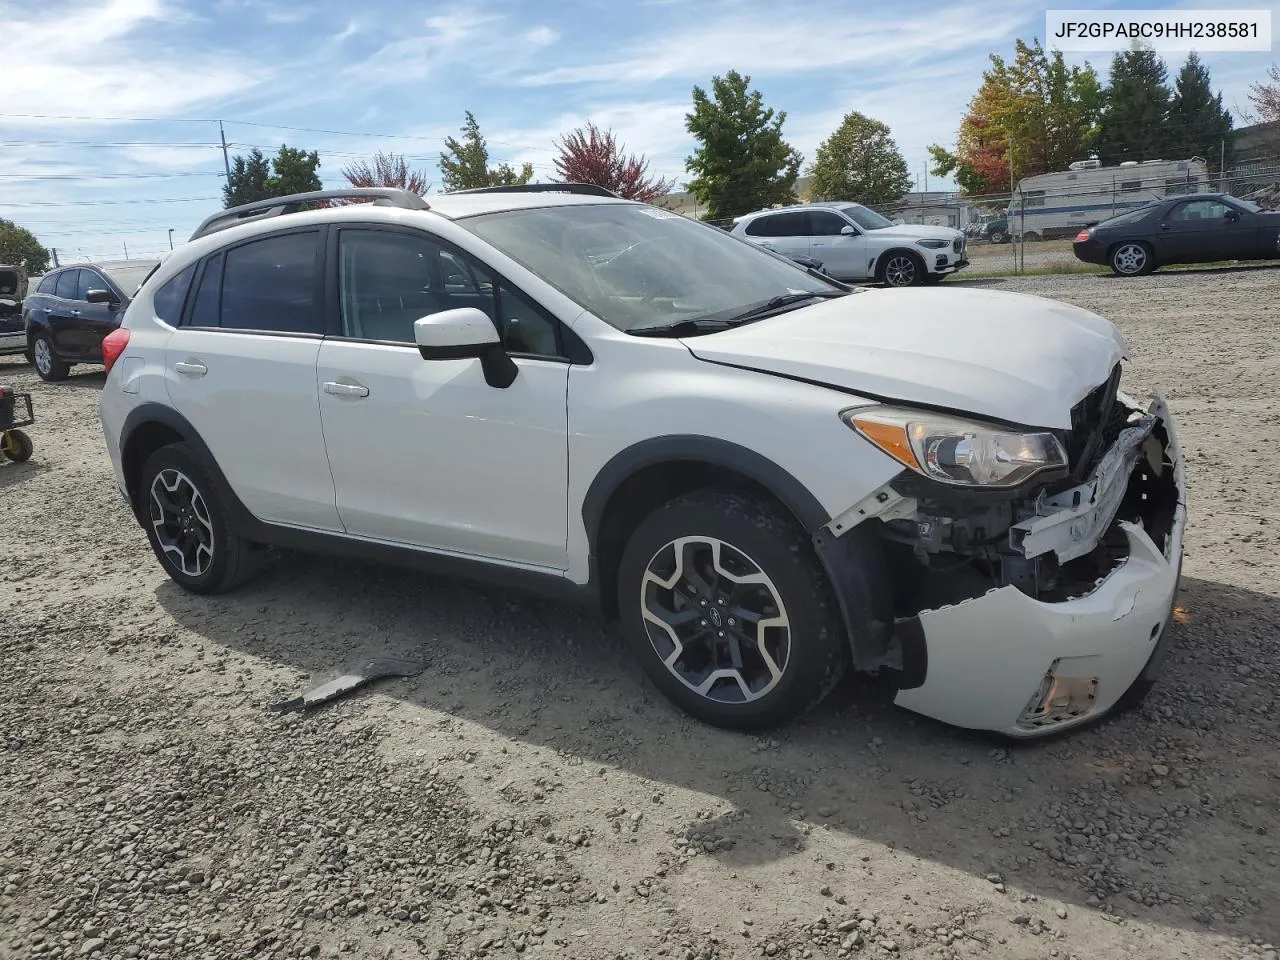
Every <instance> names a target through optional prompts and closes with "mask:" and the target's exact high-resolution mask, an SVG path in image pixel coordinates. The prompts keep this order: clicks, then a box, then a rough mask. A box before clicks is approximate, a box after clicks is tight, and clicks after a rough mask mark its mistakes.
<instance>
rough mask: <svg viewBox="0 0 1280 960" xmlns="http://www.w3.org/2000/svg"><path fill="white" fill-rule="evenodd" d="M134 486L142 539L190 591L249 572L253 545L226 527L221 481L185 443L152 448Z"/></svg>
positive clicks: (228, 583)
mask: <svg viewBox="0 0 1280 960" xmlns="http://www.w3.org/2000/svg"><path fill="white" fill-rule="evenodd" d="M139 490H140V493H139V496H140V498H141V499H142V504H141V510H140V511H139V513H140V515H141V517H142V522H143V527H144V528H145V530H146V533H147V539H148V540H149V541H150V542H151V549H152V550H154V551H155V554H156V557H157V558H158V559H159V560H160V564H161V566H163V567H164V569H165V572H166V573H167V574H169V577H170V578H171V579H172V580H173V581H174V582H175V583H177V584H179V585H180V586H183V587H185V588H186V589H188V590H190V591H192V592H193V593H221V592H223V591H225V590H230V589H232V588H233V587H235V586H237V585H239V584H240V583H241V582H242V581H244V580H245V579H247V578H248V576H249V575H250V574H251V573H252V572H253V569H254V561H255V559H256V555H257V554H256V550H255V547H254V545H253V544H251V543H249V542H248V541H246V540H245V539H244V538H243V537H240V536H237V535H236V534H235V533H234V532H233V531H232V530H231V528H230V526H229V524H228V523H227V512H226V506H225V504H226V498H225V497H224V495H223V492H222V489H221V487H220V486H219V484H218V483H217V482H216V481H215V480H214V479H213V477H212V476H211V475H210V474H209V472H208V471H207V470H205V468H204V467H203V466H202V465H201V464H200V462H199V460H197V459H196V456H195V454H194V452H193V451H192V449H191V448H190V447H189V446H188V445H187V444H185V443H175V444H171V445H170V446H167V447H161V448H160V449H159V450H157V451H156V452H155V453H153V454H152V455H151V456H150V457H149V458H148V459H147V462H146V464H145V465H144V466H143V468H142V477H141V482H140V486H139Z"/></svg>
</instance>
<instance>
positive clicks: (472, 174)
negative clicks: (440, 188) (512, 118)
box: [440, 110, 533, 191]
mask: <svg viewBox="0 0 1280 960" xmlns="http://www.w3.org/2000/svg"><path fill="white" fill-rule="evenodd" d="M466 117H467V121H466V123H464V124H463V125H462V139H461V140H458V139H456V138H454V137H449V138H448V139H447V140H445V142H444V145H445V152H444V153H442V154H440V177H441V179H442V180H443V181H444V188H445V190H446V191H449V190H472V189H475V188H476V187H505V186H515V185H517V184H522V183H528V182H529V181H530V180H532V179H533V164H531V163H526V164H524V165H523V167H521V169H520V172H519V173H517V172H516V171H515V170H514V169H513V168H512V167H511V165H510V164H508V163H500V164H498V166H497V167H494V168H490V167H489V146H488V144H486V143H485V140H484V136H483V135H482V134H481V133H480V124H478V123H477V122H476V118H475V117H474V116H473V115H472V113H471V111H470V110H468V111H466Z"/></svg>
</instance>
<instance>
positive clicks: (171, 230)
mask: <svg viewBox="0 0 1280 960" xmlns="http://www.w3.org/2000/svg"><path fill="white" fill-rule="evenodd" d="M169 249H170V250H172V249H173V227H170V228H169Z"/></svg>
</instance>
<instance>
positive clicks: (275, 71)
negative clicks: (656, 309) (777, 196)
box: [0, 0, 1280, 260]
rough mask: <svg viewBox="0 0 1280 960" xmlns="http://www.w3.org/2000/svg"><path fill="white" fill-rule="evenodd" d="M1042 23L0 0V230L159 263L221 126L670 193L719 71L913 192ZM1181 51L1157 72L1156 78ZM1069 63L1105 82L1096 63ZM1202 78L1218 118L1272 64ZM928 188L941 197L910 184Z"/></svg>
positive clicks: (897, 8) (685, 10)
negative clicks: (695, 92)
mask: <svg viewBox="0 0 1280 960" xmlns="http://www.w3.org/2000/svg"><path fill="white" fill-rule="evenodd" d="M1053 6H1054V7H1066V8H1084V7H1088V8H1100V7H1108V6H1109V7H1113V8H1124V9H1133V8H1140V7H1165V8H1167V7H1170V6H1178V5H1177V4H1170V3H1168V2H1166V3H1159V4H1152V3H1137V2H1132V0H1129V2H1124V3H1111V4H1107V3H1096V2H1095V3H1088V2H1082V0H1076V2H1074V3H1073V2H1065V3H1055V4H1053ZM1181 6H1184V7H1187V8H1192V9H1195V8H1200V9H1203V8H1215V7H1218V6H1224V7H1226V8H1240V7H1247V8H1250V9H1271V10H1272V11H1273V13H1272V15H1273V19H1274V20H1275V22H1276V23H1280V17H1276V16H1275V11H1277V10H1280V3H1275V2H1273V3H1270V4H1264V3H1258V2H1252V3H1232V4H1229V5H1218V4H1213V3H1210V2H1206V0H1200V2H1192V3H1186V4H1181ZM1045 9H1046V5H1045V4H1044V3H1043V2H1042V3H1022V2H1017V0H953V2H951V3H943V4H920V3H900V4H889V3H884V2H875V3H870V2H853V0H843V2H839V0H803V2H801V0H557V2H547V0H543V2H540V3H528V2H526V3H519V2H511V0H470V2H465V3H458V2H448V0H446V2H416V3H415V2H412V0H410V2H404V0H400V2H393V0H361V2H358V3H337V2H332V0H41V2H38V3H30V2H27V0H20V2H19V0H0V18H2V19H3V22H4V24H5V27H4V30H3V34H4V43H5V48H4V53H3V56H2V57H0V216H2V217H5V218H8V219H13V220H15V221H17V222H19V223H22V224H23V225H25V226H28V227H29V228H30V229H32V230H33V231H34V232H35V233H36V234H37V236H39V237H40V239H41V240H42V241H43V242H44V243H45V245H46V246H53V247H56V248H57V249H58V250H59V252H60V254H61V256H62V257H63V259H64V260H69V259H81V258H84V257H104V256H120V255H121V254H122V253H123V250H124V246H125V245H126V244H127V245H128V250H129V253H130V255H132V256H140V255H148V256H149V255H155V254H160V253H162V252H163V251H166V250H167V249H168V230H169V228H173V229H174V241H175V243H180V242H182V240H183V239H184V238H185V237H186V236H188V235H189V234H190V232H191V230H192V229H194V227H195V226H196V225H197V224H198V223H199V221H200V220H201V219H203V218H204V217H205V216H206V215H207V214H208V213H210V212H212V211H213V210H214V209H216V208H217V207H219V206H220V205H221V201H220V200H219V199H218V198H219V197H220V188H221V184H222V177H221V172H222V154H221V151H220V148H219V146H218V124H217V119H219V118H221V119H222V120H224V121H225V129H226V136H227V139H228V141H230V142H231V143H232V144H234V146H233V147H232V152H233V154H234V153H236V152H245V151H247V149H248V147H249V146H251V145H257V146H260V147H262V148H263V150H264V152H265V153H271V152H274V150H275V149H276V148H278V147H279V145H280V144H281V143H282V142H288V143H289V144H290V145H293V146H303V147H307V148H309V149H316V150H319V151H320V154H321V160H322V166H321V168H320V173H321V175H322V177H323V179H324V181H325V183H326V185H334V186H336V185H339V184H342V183H344V181H343V180H342V175H341V170H342V167H343V166H344V165H345V164H346V163H348V162H350V161H351V160H352V159H355V158H357V157H362V156H368V155H369V154H371V153H372V152H374V151H375V150H378V149H384V150H394V151H398V152H402V153H405V154H407V155H408V156H410V157H412V158H417V159H415V161H414V162H415V165H417V166H421V167H424V168H426V169H427V171H428V173H429V176H430V178H431V180H432V182H433V184H435V185H437V186H438V184H439V182H440V178H439V170H438V168H437V165H436V161H437V160H438V156H439V152H440V149H441V142H442V140H443V138H444V137H446V136H449V135H452V134H454V133H456V132H457V128H458V126H459V125H460V124H461V122H462V119H463V111H464V110H467V109H470V110H472V111H473V112H474V113H475V115H476V117H477V119H478V120H479V122H480V125H481V129H482V131H483V132H484V134H485V135H486V137H487V138H488V141H489V145H490V153H491V155H492V157H493V159H494V160H495V161H497V160H508V161H511V162H513V163H519V162H522V161H526V160H527V161H531V162H533V163H534V165H535V168H536V170H537V173H538V175H539V176H540V177H541V178H543V179H550V178H551V177H552V175H553V172H554V170H553V168H552V166H551V160H552V158H553V156H554V155H555V148H554V145H553V144H554V140H555V138H556V137H557V135H558V134H560V133H561V132H563V131H566V130H569V129H572V128H573V127H575V126H578V125H581V124H582V123H583V122H585V121H586V120H587V119H592V120H594V121H595V122H596V123H598V124H601V125H605V126H610V127H612V128H613V129H614V130H615V131H616V132H617V133H618V134H619V137H620V139H621V140H622V141H624V142H625V144H626V145H627V147H628V148H629V149H631V150H634V151H637V152H644V153H645V154H647V155H648V156H649V157H650V159H651V161H652V167H653V169H654V170H655V171H656V172H659V173H663V174H666V175H670V176H678V177H681V178H683V176H684V171H683V160H684V157H685V156H686V155H687V154H688V152H689V151H690V149H691V146H692V144H691V141H690V138H689V137H688V134H687V133H686V132H685V129H684V115H685V113H686V111H687V110H688V108H689V100H690V91H691V89H692V87H693V85H694V84H699V85H702V86H704V87H705V86H707V85H709V82H710V78H711V77H712V76H713V75H714V74H716V73H723V72H724V71H725V70H726V69H730V68H735V69H737V70H739V71H741V72H743V73H747V74H749V75H750V76H751V78H752V85H753V86H755V87H757V88H759V89H760V90H761V91H762V92H763V94H764V96H765V100H766V103H767V104H769V105H770V106H773V107H774V108H776V109H780V110H786V111H787V121H786V125H785V127H784V131H785V133H786V135H787V137H788V139H789V140H790V141H791V142H792V143H793V144H794V145H795V146H796V147H797V148H799V149H800V150H801V152H802V153H804V154H805V156H806V160H808V159H809V158H811V157H812V156H813V152H814V149H815V147H816V146H817V144H818V143H819V142H820V141H821V140H822V139H823V138H825V137H826V136H827V135H828V134H830V132H831V131H832V130H833V129H834V128H835V126H836V125H837V124H838V123H839V121H840V118H841V117H842V116H843V115H844V114H845V113H846V112H848V111H850V110H859V111H862V112H864V113H867V114H869V115H870V116H873V117H875V118H877V119H879V120H882V121H884V122H885V123H887V124H888V125H889V126H890V128H891V130H892V132H893V135H894V137H895V139H896V140H897V142H898V145H899V147H900V148H901V149H902V151H903V153H904V155H905V156H906V158H907V160H908V163H909V165H910V167H911V169H912V171H913V172H916V173H917V174H919V173H920V172H921V171H922V169H923V167H924V164H925V161H926V159H927V154H926V147H927V146H928V144H930V143H933V142H942V143H946V144H950V143H951V142H952V141H953V139H954V136H955V131H956V127H957V125H958V123H959V120H960V117H961V116H962V115H963V113H964V110H965V106H966V104H967V103H968V101H969V99H970V97H971V96H972V95H973V93H974V92H975V91H976V89H977V87H978V84H979V83H980V76H981V72H982V70H983V69H984V67H985V66H986V65H987V60H986V58H987V54H988V53H989V52H993V51H994V52H1000V53H1004V54H1006V55H1011V53H1012V49H1013V42H1014V38H1015V37H1022V38H1024V39H1031V38H1033V37H1036V36H1041V35H1042V34H1043V33H1044V26H1045V20H1044V14H1045ZM1184 56H1185V54H1180V53H1175V54H1169V55H1168V57H1167V59H1168V60H1169V61H1170V62H1171V73H1172V72H1173V71H1174V70H1176V68H1177V65H1178V64H1179V63H1180V62H1181V60H1182V59H1183V58H1184ZM1069 59H1071V60H1072V61H1073V62H1081V61H1083V60H1085V59H1087V60H1089V61H1090V62H1092V63H1093V64H1094V65H1095V66H1097V67H1098V68H1099V70H1100V72H1102V73H1103V74H1104V78H1105V68H1106V65H1107V64H1108V63H1109V61H1110V54H1109V53H1105V52H1104V53H1098V54H1072V55H1070V57H1069ZM1202 59H1204V60H1205V62H1206V63H1207V64H1208V65H1209V67H1210V69H1211V70H1212V73H1213V79H1214V85H1215V87H1216V88H1220V89H1221V90H1222V91H1223V93H1224V96H1225V100H1226V102H1227V105H1228V106H1229V107H1232V108H1234V109H1238V108H1243V107H1247V106H1248V100H1247V94H1248V88H1249V85H1250V83H1252V82H1254V81H1257V80H1259V79H1262V78H1263V76H1264V75H1265V72H1266V70H1267V68H1268V66H1269V65H1270V64H1271V63H1272V62H1273V61H1275V60H1276V59H1280V57H1278V56H1277V55H1276V54H1275V53H1274V52H1266V53H1207V54H1203V55H1202ZM17 114H26V115H40V117H38V118H37V117H31V116H27V117H19V116H15V115H17ZM69 118H81V119H69ZM94 118H132V119H94ZM1237 123H1239V121H1237ZM281 125H283V127H294V128H310V129H309V130H290V129H283V127H282V126H281ZM353 134H355V135H353ZM929 186H930V187H931V188H934V189H936V188H939V187H945V186H949V184H945V183H940V182H939V181H938V179H937V178H935V177H930V178H929Z"/></svg>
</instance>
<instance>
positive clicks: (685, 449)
mask: <svg viewBox="0 0 1280 960" xmlns="http://www.w3.org/2000/svg"><path fill="white" fill-rule="evenodd" d="M663 463H672V464H674V463H703V464H708V465H710V466H714V467H722V468H724V469H727V470H733V471H734V472H736V473H740V474H742V475H743V476H744V477H747V478H748V479H750V480H753V481H755V482H756V483H758V484H760V485H761V486H762V487H764V488H765V489H766V490H768V491H769V492H770V493H772V494H773V495H774V496H775V497H777V498H778V499H779V500H780V501H782V503H783V505H784V506H785V507H786V508H787V509H788V510H790V511H791V512H792V513H793V514H794V515H795V516H796V518H797V519H798V520H799V521H800V523H801V524H802V525H803V526H804V528H805V530H806V532H808V533H809V534H810V535H812V534H813V533H815V532H816V531H817V530H819V529H820V528H821V527H823V526H824V525H825V524H827V523H828V522H830V520H831V516H830V514H829V513H828V512H827V511H826V510H825V509H824V508H823V506H822V504H821V503H819V502H818V499H817V498H816V497H815V496H814V495H813V494H812V493H810V492H809V490H808V488H806V487H805V485H804V484H802V483H801V482H800V481H799V480H797V479H796V478H795V477H794V476H792V475H791V474H790V473H789V472H787V471H786V470H785V469H783V468H782V467H780V466H778V465H777V464H776V463H774V462H773V461H772V460H770V459H769V458H768V457H766V456H764V455H763V454H761V453H757V452H756V451H754V450H751V449H749V448H747V447H744V446H741V445H740V444H736V443H732V442H730V441H728V440H721V439H720V438H718V437H707V436H701V435H698V434H672V435H668V436H665V437H654V438H652V439H649V440H642V441H640V442H639V443H635V444H632V445H631V446H629V447H626V448H624V449H623V450H620V451H619V452H618V453H616V454H614V455H613V457H611V458H610V459H609V461H608V462H607V463H606V464H605V465H604V466H603V467H602V468H601V469H600V472H599V473H597V474H596V476H595V479H594V480H592V481H591V485H590V486H589V487H588V488H587V492H586V495H585V496H584V497H583V498H582V522H583V524H584V525H585V526H586V532H587V542H588V543H589V544H590V547H591V556H592V558H593V560H594V558H595V557H596V555H597V545H598V538H599V532H600V526H601V524H602V522H603V521H604V513H605V508H606V507H607V506H608V503H609V500H610V499H611V498H612V497H613V495H614V494H615V493H616V492H617V491H618V488H619V487H621V486H622V484H623V483H625V482H626V481H627V480H628V479H630V478H631V477H632V476H634V475H635V474H637V473H639V472H640V471H641V470H644V469H646V468H648V467H654V466H658V465H659V464H663Z"/></svg>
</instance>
